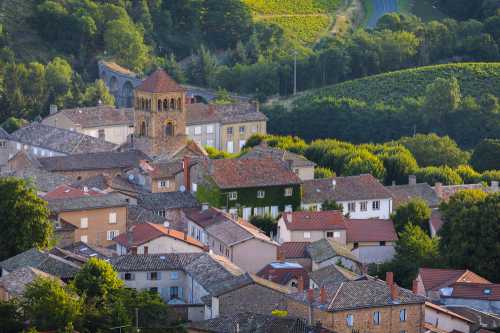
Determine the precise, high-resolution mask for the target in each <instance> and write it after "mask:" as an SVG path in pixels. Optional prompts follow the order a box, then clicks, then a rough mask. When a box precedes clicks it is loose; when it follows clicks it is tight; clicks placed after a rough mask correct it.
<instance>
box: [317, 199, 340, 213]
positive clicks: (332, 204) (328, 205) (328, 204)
mask: <svg viewBox="0 0 500 333" xmlns="http://www.w3.org/2000/svg"><path fill="white" fill-rule="evenodd" d="M321 210H340V211H342V210H343V207H342V205H341V204H339V203H337V202H336V201H335V200H330V201H325V202H323V204H322V205H321Z"/></svg>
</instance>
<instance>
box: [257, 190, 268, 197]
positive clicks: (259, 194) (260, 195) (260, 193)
mask: <svg viewBox="0 0 500 333" xmlns="http://www.w3.org/2000/svg"><path fill="white" fill-rule="evenodd" d="M265 196H266V192H265V191H263V190H259V191H257V198H258V199H264V197H265Z"/></svg>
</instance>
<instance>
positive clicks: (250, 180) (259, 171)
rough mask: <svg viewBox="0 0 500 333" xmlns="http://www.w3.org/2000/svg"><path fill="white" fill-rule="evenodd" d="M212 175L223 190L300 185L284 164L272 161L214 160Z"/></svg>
mask: <svg viewBox="0 0 500 333" xmlns="http://www.w3.org/2000/svg"><path fill="white" fill-rule="evenodd" d="M210 162H211V163H212V168H211V175H212V177H213V179H214V181H215V183H216V184H217V186H218V187H220V188H221V189H234V188H248V187H259V186H285V185H296V184H300V183H301V180H300V178H299V177H298V176H297V175H296V174H295V173H293V172H292V171H291V170H290V169H289V168H288V167H287V166H286V165H285V164H284V163H282V162H280V161H276V160H272V159H223V160H212V161H210Z"/></svg>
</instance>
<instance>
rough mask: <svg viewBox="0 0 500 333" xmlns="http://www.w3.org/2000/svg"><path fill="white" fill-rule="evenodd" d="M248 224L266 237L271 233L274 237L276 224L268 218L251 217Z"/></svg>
mask: <svg viewBox="0 0 500 333" xmlns="http://www.w3.org/2000/svg"><path fill="white" fill-rule="evenodd" d="M250 223H251V224H253V225H254V226H256V227H257V228H259V229H260V230H262V231H264V232H265V233H266V235H268V236H271V233H272V234H273V235H276V230H277V227H278V224H277V223H276V221H275V220H274V219H273V218H272V217H270V216H252V217H251V218H250Z"/></svg>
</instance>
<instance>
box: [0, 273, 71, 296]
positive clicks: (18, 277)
mask: <svg viewBox="0 0 500 333" xmlns="http://www.w3.org/2000/svg"><path fill="white" fill-rule="evenodd" d="M38 277H44V278H54V279H55V277H54V276H52V275H50V274H47V273H45V272H42V271H40V270H38V269H36V268H33V267H29V266H26V267H21V268H18V269H16V270H14V271H12V272H10V273H9V274H7V275H5V276H2V277H0V288H3V289H4V290H5V291H7V293H8V294H9V297H19V296H22V295H23V294H24V291H25V290H26V286H27V285H28V284H30V283H31V282H33V281H34V280H35V279H37V278H38ZM59 281H60V280H59ZM60 282H61V283H62V281H60Z"/></svg>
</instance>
